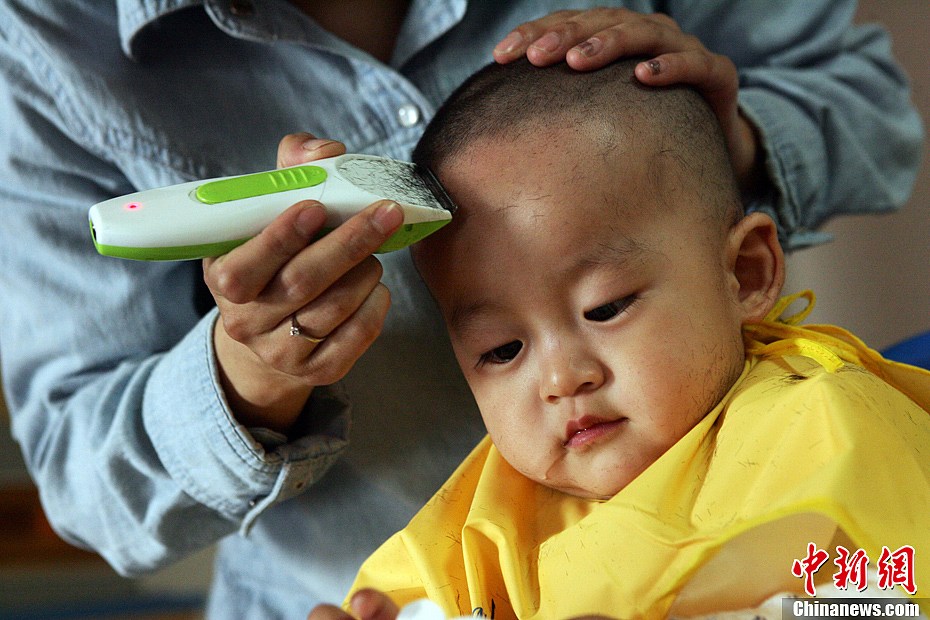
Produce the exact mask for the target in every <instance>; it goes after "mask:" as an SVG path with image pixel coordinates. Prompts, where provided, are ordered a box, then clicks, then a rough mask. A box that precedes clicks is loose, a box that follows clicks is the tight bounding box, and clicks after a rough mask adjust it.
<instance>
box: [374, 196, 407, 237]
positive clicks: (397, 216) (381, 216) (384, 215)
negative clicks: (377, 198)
mask: <svg viewBox="0 0 930 620" xmlns="http://www.w3.org/2000/svg"><path fill="white" fill-rule="evenodd" d="M371 221H372V222H373V223H374V225H375V228H376V229H377V230H378V232H380V233H381V234H382V235H383V234H387V233H389V232H391V231H392V230H394V229H395V228H397V227H398V226H400V225H401V224H402V223H403V221H404V213H403V211H401V210H400V207H398V206H397V203H394V202H386V203H385V204H383V205H381V206H380V207H378V209H377V211H375V214H374V216H373V217H372V218H371Z"/></svg>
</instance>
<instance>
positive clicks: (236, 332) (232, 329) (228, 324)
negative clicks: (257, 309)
mask: <svg viewBox="0 0 930 620" xmlns="http://www.w3.org/2000/svg"><path fill="white" fill-rule="evenodd" d="M223 329H224V330H226V333H227V334H228V335H229V337H230V338H232V339H233V340H235V341H236V342H241V343H243V344H246V343H247V342H248V340H249V338H250V337H251V335H252V330H251V329H250V328H249V324H248V321H245V320H243V319H242V318H241V317H239V316H236V315H235V314H232V315H230V314H224V315H223Z"/></svg>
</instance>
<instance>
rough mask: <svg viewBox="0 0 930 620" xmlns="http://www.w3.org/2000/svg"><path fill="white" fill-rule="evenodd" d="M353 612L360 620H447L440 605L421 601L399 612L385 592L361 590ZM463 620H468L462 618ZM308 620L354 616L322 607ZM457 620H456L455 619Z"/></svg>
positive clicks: (341, 619)
mask: <svg viewBox="0 0 930 620" xmlns="http://www.w3.org/2000/svg"><path fill="white" fill-rule="evenodd" d="M349 604H350V606H351V607H352V611H353V612H354V613H355V615H356V617H357V618H358V619H359V620H447V617H446V614H445V613H444V612H443V611H442V609H441V608H440V607H439V605H437V604H435V603H433V602H432V601H429V600H427V599H420V600H418V601H414V602H412V603H410V604H408V605H404V608H403V609H400V610H398V609H397V605H395V604H394V602H393V601H392V600H391V599H390V598H388V596H387V595H386V594H384V593H383V592H379V591H377V590H372V589H364V590H359V591H358V592H356V593H355V594H354V595H353V596H352V600H351V601H350V603H349ZM461 618H462V620H468V618H467V617H465V616H461ZM307 620H353V619H352V616H350V615H349V614H347V613H346V612H344V611H342V610H341V609H339V608H338V607H335V606H333V605H320V606H318V607H316V608H315V609H314V610H313V611H311V612H310V615H309V616H307ZM453 620H456V619H453Z"/></svg>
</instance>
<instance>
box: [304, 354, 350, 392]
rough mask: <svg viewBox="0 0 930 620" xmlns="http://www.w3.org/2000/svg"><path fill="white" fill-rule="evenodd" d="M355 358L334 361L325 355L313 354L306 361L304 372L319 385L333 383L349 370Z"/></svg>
mask: <svg viewBox="0 0 930 620" xmlns="http://www.w3.org/2000/svg"><path fill="white" fill-rule="evenodd" d="M353 362H354V360H345V361H343V360H342V359H340V360H339V362H334V361H332V360H330V359H328V358H327V357H325V356H321V355H311V356H310V357H308V358H307V359H306V361H305V362H304V368H303V373H302V374H304V376H306V377H307V378H308V379H309V380H310V381H311V382H312V383H314V384H317V385H330V384H333V383H335V382H337V381H339V380H340V379H342V378H343V377H344V376H346V375H347V374H348V372H349V369H350V368H351V367H352V363H353Z"/></svg>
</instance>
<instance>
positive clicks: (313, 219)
mask: <svg viewBox="0 0 930 620" xmlns="http://www.w3.org/2000/svg"><path fill="white" fill-rule="evenodd" d="M321 210H322V207H320V206H319V205H318V204H312V205H306V206H304V207H302V208H301V210H300V213H298V214H297V219H296V220H294V228H296V229H297V233H298V234H299V235H300V236H302V237H306V238H308V239H309V238H310V237H311V236H313V235H315V234H316V233H317V231H318V230H319V229H320V224H321V221H320V220H321V218H320V214H319V212H320V211H321Z"/></svg>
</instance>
